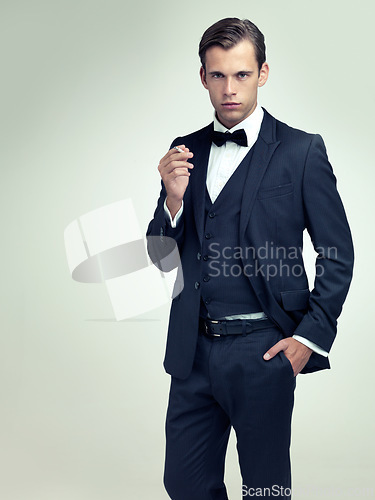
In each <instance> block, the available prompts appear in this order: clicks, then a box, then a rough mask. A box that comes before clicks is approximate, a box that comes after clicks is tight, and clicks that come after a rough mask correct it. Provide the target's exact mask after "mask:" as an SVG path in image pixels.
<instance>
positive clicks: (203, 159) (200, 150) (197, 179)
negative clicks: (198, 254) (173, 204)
mask: <svg viewBox="0 0 375 500" xmlns="http://www.w3.org/2000/svg"><path fill="white" fill-rule="evenodd" d="M212 130H213V123H211V124H210V125H208V126H207V127H205V128H204V129H203V130H202V132H201V134H200V135H199V137H198V140H197V142H196V144H194V148H192V151H193V153H194V157H193V159H192V163H193V165H194V168H193V170H192V172H191V177H190V182H191V190H192V198H193V210H194V217H195V224H196V226H197V232H198V236H199V240H200V243H201V244H202V238H203V232H204V207H205V199H206V176H207V167H208V159H209V156H210V149H211V133H212Z"/></svg>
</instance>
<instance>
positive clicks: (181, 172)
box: [169, 168, 190, 178]
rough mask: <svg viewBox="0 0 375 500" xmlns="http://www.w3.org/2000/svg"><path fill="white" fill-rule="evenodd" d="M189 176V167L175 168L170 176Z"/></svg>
mask: <svg viewBox="0 0 375 500" xmlns="http://www.w3.org/2000/svg"><path fill="white" fill-rule="evenodd" d="M181 176H182V177H186V176H187V177H189V176H190V172H189V171H188V169H187V168H175V169H174V170H173V171H172V172H171V173H170V174H169V177H174V178H177V177H181Z"/></svg>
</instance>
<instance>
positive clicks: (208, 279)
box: [203, 274, 210, 283]
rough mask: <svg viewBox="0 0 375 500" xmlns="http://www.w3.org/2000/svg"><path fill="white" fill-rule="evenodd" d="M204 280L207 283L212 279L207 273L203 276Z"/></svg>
mask: <svg viewBox="0 0 375 500" xmlns="http://www.w3.org/2000/svg"><path fill="white" fill-rule="evenodd" d="M203 281H204V282H205V283H207V281H210V277H209V276H208V274H206V276H203Z"/></svg>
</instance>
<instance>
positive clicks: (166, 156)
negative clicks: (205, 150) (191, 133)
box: [160, 144, 190, 161]
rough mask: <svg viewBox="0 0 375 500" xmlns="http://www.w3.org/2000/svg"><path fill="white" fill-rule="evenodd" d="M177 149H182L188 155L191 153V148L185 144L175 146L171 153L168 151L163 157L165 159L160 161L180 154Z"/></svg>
mask: <svg viewBox="0 0 375 500" xmlns="http://www.w3.org/2000/svg"><path fill="white" fill-rule="evenodd" d="M176 148H179V149H181V150H182V151H183V152H184V153H188V152H189V151H190V150H189V148H186V147H185V144H180V145H179V146H175V147H173V148H171V149H170V150H169V151H167V153H166V154H165V155H164V156H163V158H162V159H161V160H160V161H163V160H164V159H166V158H169V157H170V156H171V155H172V154H176V153H179V151H178V150H177V149H176Z"/></svg>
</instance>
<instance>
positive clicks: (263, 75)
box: [258, 62, 270, 87]
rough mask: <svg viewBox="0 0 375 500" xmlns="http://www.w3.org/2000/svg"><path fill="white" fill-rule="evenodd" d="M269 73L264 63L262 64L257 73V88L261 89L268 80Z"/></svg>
mask: <svg viewBox="0 0 375 500" xmlns="http://www.w3.org/2000/svg"><path fill="white" fill-rule="evenodd" d="M269 72H270V68H269V66H268V64H267V63H266V62H264V63H263V64H262V67H261V68H260V71H259V77H258V87H263V85H264V84H265V83H266V81H267V79H268V75H269Z"/></svg>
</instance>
